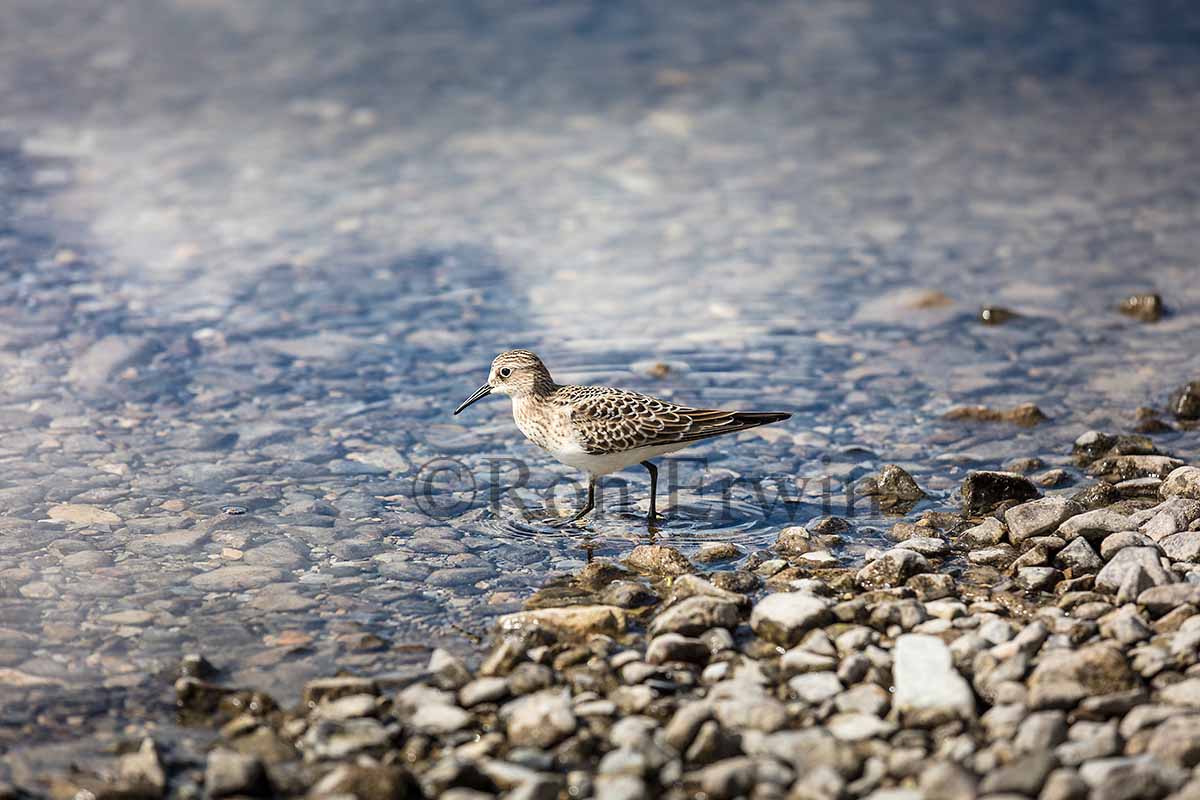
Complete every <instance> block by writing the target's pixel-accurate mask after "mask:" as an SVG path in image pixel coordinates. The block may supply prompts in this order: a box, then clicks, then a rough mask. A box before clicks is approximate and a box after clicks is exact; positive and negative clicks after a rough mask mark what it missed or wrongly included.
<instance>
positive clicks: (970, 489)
mask: <svg viewBox="0 0 1200 800" xmlns="http://www.w3.org/2000/svg"><path fill="white" fill-rule="evenodd" d="M961 494H962V505H963V514H964V515H966V516H978V515H981V514H985V513H987V512H988V511H991V510H992V509H993V508H995V507H996V506H998V505H1000V504H1001V503H1003V502H1004V501H1006V500H1015V501H1018V502H1023V501H1026V500H1033V499H1035V498H1036V497H1038V494H1039V492H1038V490H1037V487H1035V486H1034V485H1033V484H1032V483H1031V482H1030V481H1029V479H1028V478H1026V477H1024V476H1021V475H1016V474H1014V473H1010V472H972V473H970V474H969V475H968V476H967V477H966V478H965V479H964V480H963V483H962V488H961Z"/></svg>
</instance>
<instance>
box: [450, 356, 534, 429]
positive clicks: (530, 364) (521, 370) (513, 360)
mask: <svg viewBox="0 0 1200 800" xmlns="http://www.w3.org/2000/svg"><path fill="white" fill-rule="evenodd" d="M553 388H554V380H553V379H552V378H551V377H550V371H549V370H548V369H546V365H545V364H543V363H542V360H541V359H540V358H538V357H537V356H536V355H535V354H534V353H533V352H531V351H529V350H508V351H506V352H503V353H501V354H500V355H498V356H496V358H495V359H494V360H493V361H492V368H491V371H489V372H488V381H487V383H485V384H484V385H483V386H480V387H479V388H478V389H476V390H475V393H474V394H472V395H471V396H470V397H468V398H467V399H466V400H465V401H463V404H462V405H460V406H459V407H458V408H456V409H455V410H454V413H455V414H457V413H459V412H460V411H462V410H463V409H465V408H466V407H467V406H469V405H471V404H472V403H474V402H475V401H477V400H482V399H483V398H485V397H487V396H488V395H489V394H492V393H493V392H494V393H496V394H506V395H508V396H509V397H514V398H520V397H528V396H530V395H533V394H537V393H539V392H545V391H550V390H553Z"/></svg>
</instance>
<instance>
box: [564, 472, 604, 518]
mask: <svg viewBox="0 0 1200 800" xmlns="http://www.w3.org/2000/svg"><path fill="white" fill-rule="evenodd" d="M595 507H596V476H595V475H589V476H588V499H587V503H586V504H585V505H584V507H583V508H581V509H579V510H578V511H576V512H575V514H574V515H573V516H572V517H571V518H570V519H565V520H563V521H562V522H560V523H558V524H559V525H570V524H571V523H572V522H577V521H579V520H580V519H582V518H583V517H584V516H585V515H586V514H587V513H588V512H589V511H591V510H592V509H593V508H595Z"/></svg>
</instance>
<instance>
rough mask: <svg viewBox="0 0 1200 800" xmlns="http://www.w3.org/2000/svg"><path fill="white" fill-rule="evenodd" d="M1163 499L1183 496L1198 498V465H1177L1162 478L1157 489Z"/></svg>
mask: <svg viewBox="0 0 1200 800" xmlns="http://www.w3.org/2000/svg"><path fill="white" fill-rule="evenodd" d="M1158 493H1159V496H1160V497H1162V498H1163V499H1164V500H1167V499H1169V498H1172V497H1183V498H1187V499H1189V500H1200V467H1179V468H1178V469H1175V470H1172V471H1171V473H1170V474H1169V475H1167V477H1166V478H1164V479H1163V483H1162V486H1160V487H1159V490H1158Z"/></svg>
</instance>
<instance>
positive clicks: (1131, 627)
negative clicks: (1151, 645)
mask: <svg viewBox="0 0 1200 800" xmlns="http://www.w3.org/2000/svg"><path fill="white" fill-rule="evenodd" d="M1100 635H1101V636H1104V637H1107V638H1109V639H1115V640H1116V641H1118V642H1120V643H1121V644H1123V645H1133V644H1137V643H1138V642H1141V641H1144V640H1146V639H1149V638H1150V637H1151V636H1153V635H1154V631H1153V630H1152V629H1151V628H1150V626H1149V625H1147V624H1146V620H1144V619H1142V617H1141V615H1140V614H1138V611H1137V608H1136V607H1135V606H1133V605H1127V606H1122V607H1121V608H1118V609H1117V610H1116V611H1113V612H1112V613H1111V614H1107V615H1105V617H1104V618H1103V619H1101V620H1100Z"/></svg>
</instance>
